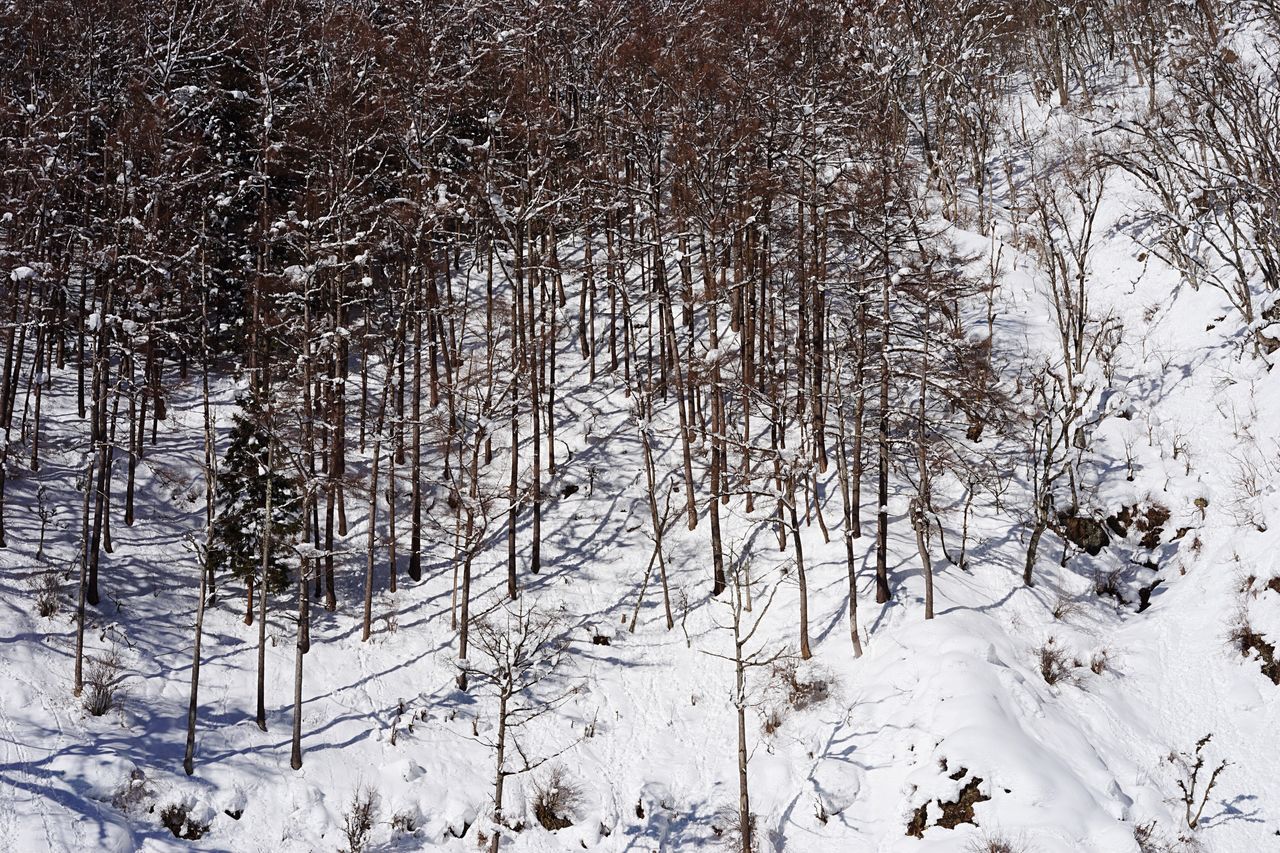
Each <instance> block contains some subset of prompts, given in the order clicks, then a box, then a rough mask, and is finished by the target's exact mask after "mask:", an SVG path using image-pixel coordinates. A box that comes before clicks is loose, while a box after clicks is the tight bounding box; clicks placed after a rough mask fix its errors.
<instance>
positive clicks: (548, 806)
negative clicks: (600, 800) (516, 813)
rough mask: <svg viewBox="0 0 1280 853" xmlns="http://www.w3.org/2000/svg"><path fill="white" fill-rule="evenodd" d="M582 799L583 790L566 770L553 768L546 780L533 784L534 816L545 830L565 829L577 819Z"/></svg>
mask: <svg viewBox="0 0 1280 853" xmlns="http://www.w3.org/2000/svg"><path fill="white" fill-rule="evenodd" d="M582 799H583V797H582V789H581V788H580V787H578V785H577V783H576V782H574V781H573V780H572V779H570V778H569V777H568V775H567V774H566V773H565V771H564V768H562V767H553V768H552V769H551V772H549V773H548V774H547V775H546V778H544V779H542V780H541V781H538V782H534V784H533V815H534V817H536V818H537V819H538V823H540V824H542V826H543V828H544V829H548V830H551V831H552V832H554V831H555V830H557V829H565V828H567V827H570V826H573V822H574V820H576V819H577V816H578V815H577V812H578V809H579V808H581V806H582Z"/></svg>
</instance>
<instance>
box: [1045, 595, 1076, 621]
mask: <svg viewBox="0 0 1280 853" xmlns="http://www.w3.org/2000/svg"><path fill="white" fill-rule="evenodd" d="M1082 609H1083V607H1082V605H1081V604H1080V602H1079V601H1078V600H1077V599H1076V598H1075V597H1073V596H1070V595H1068V594H1067V593H1065V592H1059V593H1058V595H1057V597H1056V598H1054V600H1053V610H1052V611H1050V612H1051V613H1052V614H1053V618H1054V619H1057V620H1058V621H1060V622H1061V621H1064V620H1066V619H1070V618H1071V617H1073V616H1075V615H1077V614H1078V613H1080V611H1081V610H1082Z"/></svg>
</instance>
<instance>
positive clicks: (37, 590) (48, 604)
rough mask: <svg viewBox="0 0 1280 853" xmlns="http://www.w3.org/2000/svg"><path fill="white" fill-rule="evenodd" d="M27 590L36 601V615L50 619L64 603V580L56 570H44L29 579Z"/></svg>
mask: <svg viewBox="0 0 1280 853" xmlns="http://www.w3.org/2000/svg"><path fill="white" fill-rule="evenodd" d="M27 588H28V589H30V590H31V597H32V598H34V599H35V603H36V613H38V614H40V615H41V616H42V617H44V618H46V619H47V618H49V617H50V616H53V615H54V614H55V613H57V612H58V607H59V605H60V604H61V603H62V578H61V577H60V576H59V574H58V572H57V571H56V570H55V569H43V570H41V571H38V572H35V573H33V574H32V575H31V576H30V577H29V578H28V579H27Z"/></svg>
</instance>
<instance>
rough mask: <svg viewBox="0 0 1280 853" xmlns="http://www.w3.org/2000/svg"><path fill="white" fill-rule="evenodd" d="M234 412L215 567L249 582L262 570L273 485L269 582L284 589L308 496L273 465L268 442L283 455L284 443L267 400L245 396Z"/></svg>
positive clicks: (221, 476)
mask: <svg viewBox="0 0 1280 853" xmlns="http://www.w3.org/2000/svg"><path fill="white" fill-rule="evenodd" d="M239 403H240V411H239V412H237V413H236V414H235V415H234V420H235V426H234V427H233V428H232V430H231V444H230V446H229V447H228V448H227V454H226V457H225V460H224V461H223V464H222V467H221V468H220V470H219V471H218V493H219V495H220V496H221V497H220V499H219V502H218V503H219V506H218V515H217V517H216V518H215V519H214V522H213V550H212V552H211V554H210V557H211V559H212V560H213V565H214V569H215V571H222V570H225V569H230V570H231V572H232V573H233V574H235V576H236V577H237V578H239V579H241V580H242V581H244V582H245V583H246V584H249V583H252V582H255V581H256V580H257V579H258V575H259V573H260V571H261V563H262V531H263V527H264V523H265V521H266V504H267V489H268V488H270V489H271V558H270V568H269V569H268V572H267V584H268V586H267V588H268V590H269V591H271V592H280V591H281V590H283V589H284V588H285V585H286V584H287V583H288V582H289V571H288V565H287V562H288V559H289V557H290V556H291V554H292V549H290V548H289V547H288V544H289V542H290V541H291V540H292V537H293V536H295V535H296V534H297V533H298V531H300V530H301V529H302V523H303V516H302V498H301V494H300V493H299V490H298V485H297V483H296V482H295V481H293V480H291V479H290V478H289V477H286V476H285V475H284V474H282V473H281V472H280V471H279V470H278V469H277V470H269V467H268V464H267V463H268V447H269V444H268V442H272V441H274V442H275V444H276V453H275V454H274V456H275V458H276V459H277V460H278V459H280V458H282V455H283V454H282V453H281V452H280V443H279V441H278V439H275V438H274V437H273V436H272V435H271V434H270V432H269V431H268V430H267V429H265V428H264V427H263V425H262V418H261V417H260V414H261V405H260V404H259V403H258V402H257V401H256V399H255V398H253V397H245V398H241V399H240V401H239Z"/></svg>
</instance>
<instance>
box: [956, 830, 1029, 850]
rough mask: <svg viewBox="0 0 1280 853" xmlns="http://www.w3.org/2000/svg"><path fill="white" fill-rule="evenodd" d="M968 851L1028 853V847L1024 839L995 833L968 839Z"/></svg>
mask: <svg viewBox="0 0 1280 853" xmlns="http://www.w3.org/2000/svg"><path fill="white" fill-rule="evenodd" d="M968 853H1030V848H1028V847H1027V845H1026V842H1024V841H1021V840H1018V841H1015V840H1014V839H1012V838H1010V837H1008V836H1007V835H1000V834H999V833H996V834H994V835H983V836H982V837H981V838H975V839H973V840H972V841H970V842H969V848H968Z"/></svg>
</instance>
